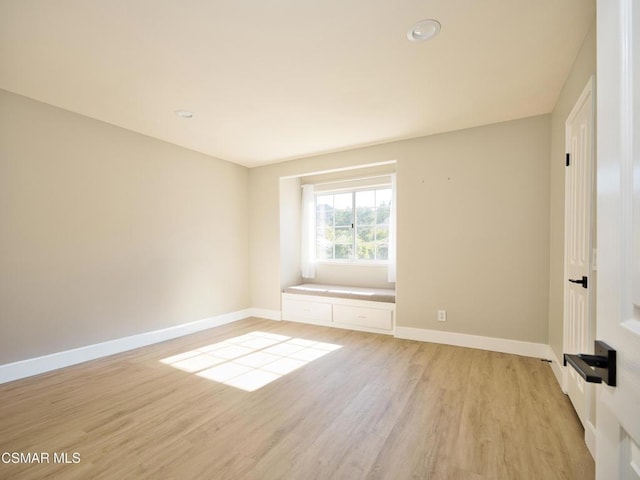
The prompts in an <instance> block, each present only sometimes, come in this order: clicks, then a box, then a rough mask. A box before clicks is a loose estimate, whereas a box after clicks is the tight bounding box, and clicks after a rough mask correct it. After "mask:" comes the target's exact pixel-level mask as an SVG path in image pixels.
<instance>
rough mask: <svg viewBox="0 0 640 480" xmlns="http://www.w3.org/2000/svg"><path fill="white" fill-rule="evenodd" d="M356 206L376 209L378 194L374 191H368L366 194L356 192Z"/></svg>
mask: <svg viewBox="0 0 640 480" xmlns="http://www.w3.org/2000/svg"><path fill="white" fill-rule="evenodd" d="M356 206H358V207H375V206H376V192H375V191H374V190H367V191H366V192H356Z"/></svg>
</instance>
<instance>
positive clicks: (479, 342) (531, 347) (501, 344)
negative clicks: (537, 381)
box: [396, 326, 548, 358]
mask: <svg viewBox="0 0 640 480" xmlns="http://www.w3.org/2000/svg"><path fill="white" fill-rule="evenodd" d="M396 338H404V339H407V340H418V341H420V342H432V343H443V344H445V345H455V346H457V347H468V348H477V349H480V350H490V351H492V352H501V353H512V354H515V355H522V356H525V357H536V358H547V354H548V345H546V344H544V343H533V342H522V341H520V340H509V339H506V338H495V337H482V336H479V335H468V334H466V333H456V332H443V331H441V330H427V329H423V328H412V327H400V326H396Z"/></svg>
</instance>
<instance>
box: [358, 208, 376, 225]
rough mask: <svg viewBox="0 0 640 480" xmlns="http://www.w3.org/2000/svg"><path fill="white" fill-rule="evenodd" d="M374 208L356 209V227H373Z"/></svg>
mask: <svg viewBox="0 0 640 480" xmlns="http://www.w3.org/2000/svg"><path fill="white" fill-rule="evenodd" d="M375 212H376V211H375V208H374V207H361V206H358V207H357V208H356V218H357V223H358V225H373V224H374V223H375V220H376V217H375Z"/></svg>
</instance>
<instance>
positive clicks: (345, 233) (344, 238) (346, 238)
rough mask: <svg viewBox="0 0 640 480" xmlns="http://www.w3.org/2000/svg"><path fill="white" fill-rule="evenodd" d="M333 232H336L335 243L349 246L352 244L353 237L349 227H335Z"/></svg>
mask: <svg viewBox="0 0 640 480" xmlns="http://www.w3.org/2000/svg"><path fill="white" fill-rule="evenodd" d="M335 232H336V239H335V242H336V243H349V244H351V243H352V242H353V237H352V234H351V232H352V229H351V225H349V226H348V227H336V229H335Z"/></svg>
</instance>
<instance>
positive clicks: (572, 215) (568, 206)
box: [564, 78, 594, 454]
mask: <svg viewBox="0 0 640 480" xmlns="http://www.w3.org/2000/svg"><path fill="white" fill-rule="evenodd" d="M593 89H594V81H593V78H591V79H590V80H589V82H588V83H587V85H586V87H585V88H584V90H583V92H582V94H581V95H580V98H579V99H578V101H577V102H576V105H575V106H574V108H573V110H572V111H571V113H570V114H569V117H568V118H567V121H566V148H567V153H568V155H569V159H568V160H569V162H568V165H567V168H566V173H565V281H566V283H565V293H564V304H565V310H564V312H565V313H564V326H565V332H564V353H572V354H576V353H588V352H590V351H591V350H592V347H591V348H590V345H593V338H592V335H591V332H592V329H591V317H592V309H591V301H592V296H591V291H592V290H593V282H590V281H589V280H590V279H591V268H590V267H591V251H592V236H593V229H592V221H591V219H592V215H593V213H592V204H593V184H592V178H593V168H594V167H593V138H594V137H593V125H594V114H593V111H594V105H593ZM583 277H586V278H587V283H586V286H587V288H584V286H583V285H581V284H579V283H575V282H576V281H578V280H579V279H582V278H583ZM571 280H573V282H572V281H571ZM565 372H566V373H565V389H566V392H567V394H568V395H569V398H570V399H571V403H572V404H573V406H574V408H575V410H576V413H577V414H578V417H579V418H580V421H581V422H582V424H583V425H584V427H585V431H586V432H587V431H589V432H590V429H589V426H588V421H589V417H590V415H589V414H590V402H589V395H590V394H591V389H590V387H589V386H588V385H586V384H585V382H584V380H583V379H582V378H581V377H580V376H579V375H577V374H576V372H575V371H574V370H573V369H572V368H570V367H567V368H566V369H565ZM590 443H591V444H590V445H589V449H590V450H591V453H592V454H593V453H594V452H593V442H590Z"/></svg>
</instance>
